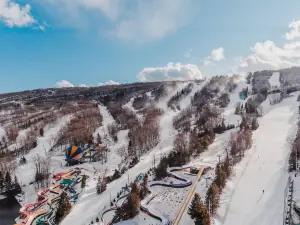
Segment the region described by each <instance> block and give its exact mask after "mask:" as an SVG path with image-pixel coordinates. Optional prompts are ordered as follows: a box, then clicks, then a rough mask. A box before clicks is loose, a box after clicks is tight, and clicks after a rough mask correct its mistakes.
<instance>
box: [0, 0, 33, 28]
mask: <svg viewBox="0 0 300 225" xmlns="http://www.w3.org/2000/svg"><path fill="white" fill-rule="evenodd" d="M30 10H31V7H30V5H29V4H26V5H25V6H23V7H22V6H20V5H19V4H18V3H16V2H14V1H13V0H0V20H1V21H3V22H4V23H5V24H6V25H7V26H9V27H25V26H29V25H32V24H34V23H36V20H35V19H34V18H33V17H32V16H31V13H30Z"/></svg>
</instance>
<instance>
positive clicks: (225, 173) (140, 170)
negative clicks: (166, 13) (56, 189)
mask: <svg viewBox="0 0 300 225" xmlns="http://www.w3.org/2000/svg"><path fill="white" fill-rule="evenodd" d="M299 87H300V69H299V68H290V69H284V70H279V71H259V72H254V73H250V74H248V76H246V77H241V76H237V75H234V76H231V77H228V76H218V77H212V78H210V79H206V80H197V81H172V82H155V83H138V84H131V85H120V86H119V85H118V86H108V87H99V88H65V89H42V90H35V91H26V92H20V93H10V94H3V95H0V140H1V145H0V171H1V173H2V175H4V176H6V174H7V173H9V174H10V176H12V177H13V176H16V178H17V180H18V181H13V182H12V183H13V185H12V186H9V187H7V182H6V181H5V179H4V181H1V179H0V185H2V186H0V187H2V188H0V191H1V193H2V194H5V195H7V194H10V189H11V190H13V191H15V189H14V187H15V185H16V183H19V184H20V186H21V189H22V191H23V194H22V193H19V194H18V195H17V196H16V199H17V200H18V201H19V202H20V204H21V205H22V206H25V207H26V206H28V204H29V203H33V202H36V194H37V193H38V192H39V191H40V190H42V189H43V188H46V187H48V186H51V183H52V182H51V181H52V176H53V174H57V173H59V172H65V171H68V170H69V169H70V168H73V169H75V168H77V167H80V168H81V169H82V171H84V173H85V174H86V175H87V176H88V179H87V181H86V184H85V185H83V186H81V187H78V188H75V189H72V190H75V192H76V194H77V195H76V196H77V197H76V198H75V199H76V200H75V201H74V202H72V209H71V210H70V211H69V212H66V213H65V214H66V216H65V217H64V218H63V219H62V220H61V222H60V224H62V225H69V224H78V225H88V224H105V225H106V224H143V225H147V224H149V225H150V224H182V225H183V224H193V223H194V221H193V219H192V218H191V216H190V213H189V212H191V210H188V208H189V207H190V208H192V209H195V208H193V207H194V206H193V204H192V200H193V198H194V194H195V193H196V194H199V196H200V198H201V207H200V208H201V210H202V211H201V212H202V214H201V215H206V217H207V215H208V220H207V218H206V219H204V218H202V220H205V221H210V223H208V222H206V223H204V224H226V225H227V224H230V225H235V224H245V225H253V224H262V225H267V224H268V225H269V224H282V223H283V222H286V224H291V223H292V221H293V223H294V224H296V223H298V222H299V221H300V214H299V215H298V214H297V213H299V212H300V204H297V202H298V201H300V195H298V191H297V190H298V189H299V188H300V186H299V185H300V181H299V180H298V178H297V176H296V175H297V169H298V151H300V141H298V140H299V137H300V135H299V137H298V134H299V132H298V130H299V127H298V124H299V123H298V120H299V118H298V115H299V103H298V100H299V97H298V96H299V93H300V92H299V91H300V89H299ZM85 144H89V146H90V147H89V148H90V149H92V148H93V149H96V148H97V146H98V144H101V145H102V146H103V149H104V150H102V151H101V152H100V153H99V154H95V156H94V155H93V157H92V155H88V154H87V155H86V157H83V158H82V160H81V164H77V165H67V163H66V161H65V159H66V156H65V149H67V148H68V147H69V146H70V145H76V146H79V147H81V148H82V149H84V148H85V147H84V145H85ZM91 146H92V147H91ZM299 153H300V152H299ZM46 162H47V163H46ZM40 164H44V165H45V166H42V168H43V169H41V170H38V168H39V167H38V165H40ZM202 169H203V172H202ZM198 172H199V174H198V175H199V177H200V179H199V180H198V177H197V173H198ZM146 174H147V176H146ZM2 175H1V176H2ZM1 176H0V178H1ZM145 177H147V178H145ZM5 182H6V183H5ZM103 183H105V186H106V188H105V189H102V188H100V190H99V187H100V186H101V185H102V184H103ZM101 187H102V186H101ZM50 189H51V188H50ZM64 191H65V192H66V193H68V194H69V197H70V199H72V198H73V197H71V196H73V194H72V193H73V192H71V189H68V188H65V189H64ZM137 193H138V194H137ZM47 204H48V203H47ZM47 204H46V203H45V202H43V203H40V205H39V206H38V207H36V208H33V209H31V208H30V210H31V212H30V213H29V214H30V215H31V216H32V215H36V218H34V219H33V223H32V224H38V221H43V222H45V221H46V222H47V223H49V224H51V223H52V222H51V219H49V218H50V217H53V216H55V212H56V210H54V211H53V212H54V214H51V215H49V218H48V219H46V218H44V217H41V215H42V214H38V213H40V211H41V209H42V210H46V211H47V210H49V208H48V207H49V205H47ZM57 204H60V203H57ZM199 204H200V202H199ZM298 205H299V207H298ZM51 207H52V205H51ZM51 207H50V208H51ZM55 207H56V205H55V204H54V208H55ZM57 207H58V206H57ZM200 208H199V210H200ZM133 209H134V210H133ZM197 210H198V209H197ZM0 211H1V209H0ZM203 212H206V213H204V214H203ZM195 215H196V216H199V215H198V214H195ZM33 217H34V216H33ZM195 218H196V217H195ZM17 222H18V223H20V224H21V223H22V222H23V224H27V222H28V220H27V219H26V218H21V217H20V218H17ZM53 224H54V223H53Z"/></svg>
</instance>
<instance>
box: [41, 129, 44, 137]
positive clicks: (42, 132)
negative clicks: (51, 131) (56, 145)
mask: <svg viewBox="0 0 300 225" xmlns="http://www.w3.org/2000/svg"><path fill="white" fill-rule="evenodd" d="M40 135H41V136H42V137H43V136H44V129H43V128H40Z"/></svg>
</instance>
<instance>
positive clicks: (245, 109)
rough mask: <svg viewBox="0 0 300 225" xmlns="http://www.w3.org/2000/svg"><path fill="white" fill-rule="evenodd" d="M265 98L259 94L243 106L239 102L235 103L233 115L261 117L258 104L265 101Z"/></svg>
mask: <svg viewBox="0 0 300 225" xmlns="http://www.w3.org/2000/svg"><path fill="white" fill-rule="evenodd" d="M266 97H267V96H264V95H263V94H261V93H259V94H257V95H256V96H255V97H254V98H249V99H248V101H247V102H246V103H245V104H244V105H243V104H241V103H240V102H239V103H237V106H236V109H235V114H237V115H241V114H244V113H246V114H250V115H252V116H262V115H263V109H262V107H261V106H260V104H261V103H262V102H263V101H265V100H266Z"/></svg>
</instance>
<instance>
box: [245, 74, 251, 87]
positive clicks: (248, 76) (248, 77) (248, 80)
mask: <svg viewBox="0 0 300 225" xmlns="http://www.w3.org/2000/svg"><path fill="white" fill-rule="evenodd" d="M251 80H252V73H251V72H250V73H248V74H247V76H246V81H247V84H251Z"/></svg>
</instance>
